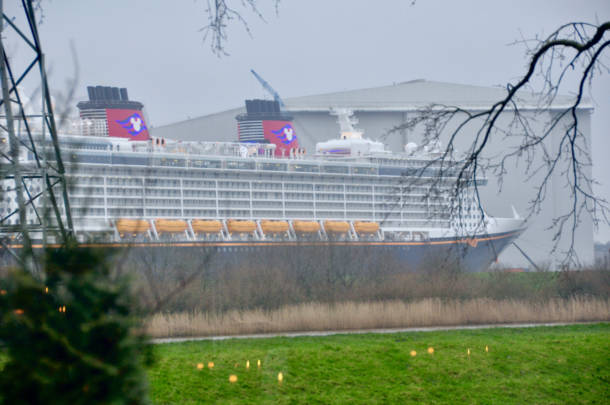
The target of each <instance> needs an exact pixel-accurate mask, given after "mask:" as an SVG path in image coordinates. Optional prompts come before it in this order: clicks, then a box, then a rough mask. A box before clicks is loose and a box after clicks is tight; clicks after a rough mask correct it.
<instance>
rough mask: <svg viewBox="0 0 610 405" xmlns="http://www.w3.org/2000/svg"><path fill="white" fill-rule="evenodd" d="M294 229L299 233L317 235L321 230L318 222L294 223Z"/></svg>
mask: <svg viewBox="0 0 610 405" xmlns="http://www.w3.org/2000/svg"><path fill="white" fill-rule="evenodd" d="M292 227H293V228H294V231H295V232H299V233H315V232H318V231H319V230H320V224H319V223H317V222H316V221H294V222H293V223H292Z"/></svg>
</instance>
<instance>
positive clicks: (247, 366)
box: [246, 360, 250, 368]
mask: <svg viewBox="0 0 610 405" xmlns="http://www.w3.org/2000/svg"><path fill="white" fill-rule="evenodd" d="M246 368H250V360H246Z"/></svg>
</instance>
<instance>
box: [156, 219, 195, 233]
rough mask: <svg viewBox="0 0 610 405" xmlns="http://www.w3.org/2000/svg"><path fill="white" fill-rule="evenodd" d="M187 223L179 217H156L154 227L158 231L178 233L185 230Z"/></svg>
mask: <svg viewBox="0 0 610 405" xmlns="http://www.w3.org/2000/svg"><path fill="white" fill-rule="evenodd" d="M187 227H188V225H187V224H186V221H182V220H180V219H157V220H155V228H157V232H158V233H180V232H184V231H186V228H187Z"/></svg>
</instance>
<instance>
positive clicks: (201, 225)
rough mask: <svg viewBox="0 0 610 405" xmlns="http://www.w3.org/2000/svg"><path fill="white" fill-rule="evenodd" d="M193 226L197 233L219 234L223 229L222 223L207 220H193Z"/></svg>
mask: <svg viewBox="0 0 610 405" xmlns="http://www.w3.org/2000/svg"><path fill="white" fill-rule="evenodd" d="M191 226H192V227H193V232H195V233H219V232H220V230H221V229H222V224H221V223H220V221H213V220H205V219H193V221H192V222H191Z"/></svg>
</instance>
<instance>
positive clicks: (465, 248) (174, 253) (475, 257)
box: [5, 231, 520, 272]
mask: <svg viewBox="0 0 610 405" xmlns="http://www.w3.org/2000/svg"><path fill="white" fill-rule="evenodd" d="M519 233H520V231H512V232H505V233H499V234H492V235H486V236H480V237H475V238H469V239H455V238H444V239H440V238H439V239H432V240H428V241H413V242H399V241H326V242H322V241H319V240H318V241H313V240H311V241H209V242H204V241H201V242H142V243H131V244H128V245H126V244H124V243H99V244H98V243H91V244H83V246H89V247H103V248H110V249H117V250H122V251H124V252H125V253H124V254H125V255H126V259H127V261H128V262H129V261H134V262H136V263H141V262H149V263H156V262H163V263H165V264H166V265H169V266H171V265H172V264H173V265H180V264H182V263H186V262H188V263H191V264H195V263H200V264H201V265H206V266H208V267H211V268H222V267H223V266H236V265H237V266H273V267H277V266H299V267H308V266H320V265H327V266H328V265H330V267H331V268H338V267H351V268H360V267H371V266H376V267H379V266H391V267H395V268H400V269H405V270H420V269H424V270H425V269H426V268H437V267H439V266H452V267H454V268H459V269H460V270H461V271H464V272H481V271H485V270H487V268H488V267H489V266H490V265H491V263H493V262H494V261H495V260H496V259H497V258H498V255H499V254H500V252H501V251H502V250H503V249H504V248H505V247H506V246H508V245H509V244H510V243H511V242H512V241H513V240H514V239H516V238H517V237H518V236H519ZM35 247H41V246H39V245H37V246H35ZM6 257H7V256H6V255H5V258H6Z"/></svg>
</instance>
